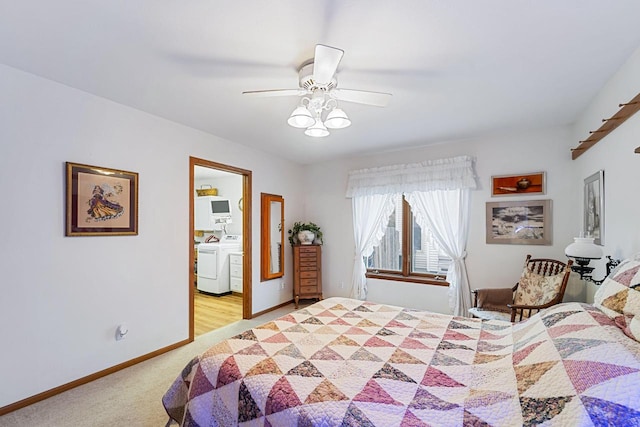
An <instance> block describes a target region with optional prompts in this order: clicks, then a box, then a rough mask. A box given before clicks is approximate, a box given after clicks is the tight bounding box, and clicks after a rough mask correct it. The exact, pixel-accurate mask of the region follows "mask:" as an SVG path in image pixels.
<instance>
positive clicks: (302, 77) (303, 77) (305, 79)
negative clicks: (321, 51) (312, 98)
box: [298, 60, 338, 92]
mask: <svg viewBox="0 0 640 427" xmlns="http://www.w3.org/2000/svg"><path fill="white" fill-rule="evenodd" d="M298 79H299V82H300V87H301V88H303V89H306V90H308V91H309V92H314V91H315V90H316V89H320V90H323V91H325V92H328V91H330V90H331V89H335V88H336V86H338V80H337V79H336V76H335V75H334V76H333V77H332V78H331V81H330V82H329V83H327V84H318V83H316V81H315V80H313V60H309V61H307V62H305V63H304V64H303V65H302V67H300V71H298Z"/></svg>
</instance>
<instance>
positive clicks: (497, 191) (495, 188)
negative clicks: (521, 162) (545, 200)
mask: <svg viewBox="0 0 640 427" xmlns="http://www.w3.org/2000/svg"><path fill="white" fill-rule="evenodd" d="M545 185H546V174H545V173H544V172H533V173H526V174H522V175H496V176H492V177H491V195H492V196H519V195H533V194H545V191H546V188H545Z"/></svg>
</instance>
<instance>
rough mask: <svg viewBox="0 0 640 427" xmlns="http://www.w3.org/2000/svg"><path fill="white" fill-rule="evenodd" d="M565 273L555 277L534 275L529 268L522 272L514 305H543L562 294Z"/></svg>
mask: <svg viewBox="0 0 640 427" xmlns="http://www.w3.org/2000/svg"><path fill="white" fill-rule="evenodd" d="M564 274H565V273H564V271H562V272H561V273H559V274H556V275H553V276H543V275H541V274H537V273H534V272H533V271H531V270H530V269H529V268H528V267H527V266H525V267H524V270H523V271H522V276H521V277H520V280H519V281H518V289H516V296H515V298H514V301H513V302H514V304H516V305H543V304H546V303H548V302H550V301H551V300H553V299H554V298H555V297H557V296H558V293H559V292H560V287H561V286H562V281H563V279H564Z"/></svg>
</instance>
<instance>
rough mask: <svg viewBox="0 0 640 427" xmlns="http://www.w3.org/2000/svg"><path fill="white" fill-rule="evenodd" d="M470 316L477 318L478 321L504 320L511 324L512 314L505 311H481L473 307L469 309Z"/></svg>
mask: <svg viewBox="0 0 640 427" xmlns="http://www.w3.org/2000/svg"><path fill="white" fill-rule="evenodd" d="M469 314H471V315H472V316H473V317H477V318H478V319H485V320H504V321H507V322H511V312H510V311H509V312H504V311H491V310H481V309H479V308H477V307H473V308H470V309H469Z"/></svg>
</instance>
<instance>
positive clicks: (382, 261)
mask: <svg viewBox="0 0 640 427" xmlns="http://www.w3.org/2000/svg"><path fill="white" fill-rule="evenodd" d="M395 205H396V208H395V209H394V210H393V213H392V214H391V216H390V217H389V222H388V223H387V227H386V229H385V231H384V236H383V237H382V240H381V241H380V245H379V246H376V247H375V248H374V249H373V254H372V255H371V256H370V257H369V258H368V259H365V264H366V266H367V269H370V270H392V271H402V196H398V197H397V199H396V203H395Z"/></svg>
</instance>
